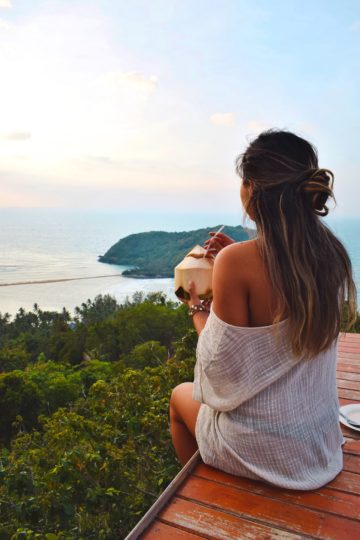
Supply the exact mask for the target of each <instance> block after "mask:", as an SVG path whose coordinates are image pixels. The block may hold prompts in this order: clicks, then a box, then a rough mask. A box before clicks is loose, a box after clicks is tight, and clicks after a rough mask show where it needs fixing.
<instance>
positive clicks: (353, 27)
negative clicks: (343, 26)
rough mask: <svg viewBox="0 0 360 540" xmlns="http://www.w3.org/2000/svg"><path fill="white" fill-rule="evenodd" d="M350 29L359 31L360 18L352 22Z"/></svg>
mask: <svg viewBox="0 0 360 540" xmlns="http://www.w3.org/2000/svg"><path fill="white" fill-rule="evenodd" d="M350 30H351V31H352V32H358V31H359V30H360V19H358V20H357V21H353V22H352V23H351V25H350Z"/></svg>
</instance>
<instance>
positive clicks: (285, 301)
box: [236, 130, 356, 358]
mask: <svg viewBox="0 0 360 540" xmlns="http://www.w3.org/2000/svg"><path fill="white" fill-rule="evenodd" d="M236 169H237V172H238V173H239V174H240V176H241V177H242V179H243V182H244V185H250V186H251V188H252V189H251V190H250V192H251V196H250V198H249V201H248V203H247V208H246V209H245V210H246V211H247V213H248V214H249V215H250V217H251V218H252V219H253V220H254V221H255V223H256V225H257V231H258V242H259V247H260V252H261V255H262V257H263V259H264V261H265V265H266V269H267V272H268V275H269V278H270V281H271V284H272V286H273V288H274V291H275V295H276V298H277V299H278V303H277V309H276V315H275V319H274V321H273V322H274V324H276V323H277V322H279V321H280V320H282V319H283V318H285V317H287V318H288V322H289V332H290V341H291V344H292V349H293V352H294V354H295V355H296V356H306V357H308V358H311V357H314V356H316V355H317V354H318V353H320V352H321V351H325V350H326V349H327V348H328V347H329V346H330V345H331V344H332V343H333V341H334V339H335V338H336V337H337V336H338V334H339V332H340V324H341V320H342V317H343V314H344V307H345V303H346V307H347V309H346V310H345V311H346V313H347V323H348V325H349V326H350V325H351V324H352V323H353V321H354V320H355V318H356V287H355V284H354V281H353V277H352V267H351V261H350V258H349V256H348V254H347V252H346V249H345V248H344V246H343V245H342V243H341V242H340V241H339V240H338V239H337V238H336V236H335V235H334V234H333V233H332V232H331V231H330V230H329V229H328V227H327V226H326V225H325V224H324V223H323V221H322V220H321V217H322V216H326V215H327V214H328V207H327V201H328V199H329V198H333V199H334V195H333V190H332V188H333V181H334V175H333V173H332V172H331V171H329V170H328V169H320V168H319V165H318V158H317V152H316V149H315V148H314V147H313V146H312V145H311V144H310V143H309V142H307V141H305V140H304V139H302V138H301V137H298V136H297V135H294V134H293V133H289V132H286V131H277V130H270V131H266V132H263V133H261V134H260V135H259V136H258V137H257V139H256V140H254V141H253V142H252V143H251V144H250V146H249V147H248V149H247V150H246V152H245V153H244V154H243V155H241V156H239V157H238V158H237V160H236Z"/></svg>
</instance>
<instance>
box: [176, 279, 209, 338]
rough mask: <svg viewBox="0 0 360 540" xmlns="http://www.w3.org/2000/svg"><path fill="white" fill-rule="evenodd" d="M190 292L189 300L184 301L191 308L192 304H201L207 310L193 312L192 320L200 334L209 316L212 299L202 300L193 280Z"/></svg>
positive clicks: (189, 288) (190, 282)
mask: <svg viewBox="0 0 360 540" xmlns="http://www.w3.org/2000/svg"><path fill="white" fill-rule="evenodd" d="M188 293H189V295H190V298H189V300H182V302H184V303H185V304H187V305H188V306H189V308H191V307H192V306H199V305H201V306H204V308H206V310H205V311H203V310H201V311H197V312H195V313H194V314H192V321H193V323H194V327H195V330H196V331H197V333H198V334H200V333H201V331H202V329H203V328H204V326H205V323H206V321H207V318H208V316H209V311H210V305H211V302H212V300H210V299H209V300H200V298H199V296H198V294H197V292H196V287H195V283H194V282H193V281H189V285H188ZM190 311H191V310H189V313H190ZM190 315H191V313H190Z"/></svg>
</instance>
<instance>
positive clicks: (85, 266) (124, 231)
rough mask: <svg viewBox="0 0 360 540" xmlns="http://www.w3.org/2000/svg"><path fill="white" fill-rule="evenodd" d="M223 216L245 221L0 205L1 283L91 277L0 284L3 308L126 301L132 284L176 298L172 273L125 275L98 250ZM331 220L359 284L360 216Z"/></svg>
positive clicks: (210, 222) (135, 288)
mask: <svg viewBox="0 0 360 540" xmlns="http://www.w3.org/2000/svg"><path fill="white" fill-rule="evenodd" d="M222 223H227V224H229V225H236V224H238V223H241V216H240V215H239V216H234V215H218V214H215V213H213V214H210V213H208V214H196V215H185V214H171V215H167V214H163V215H161V214H150V213H149V214H147V215H146V214H143V213H142V214H135V213H132V214H130V213H124V212H120V211H116V212H115V211H113V210H111V211H108V210H107V211H99V210H98V211H95V210H92V211H74V210H71V211H70V210H69V211H67V210H59V209H56V210H54V209H51V210H50V209H1V212H0V283H17V282H22V281H41V280H43V281H45V280H51V279H67V278H73V277H92V279H88V280H81V281H69V282H62V283H42V284H31V285H17V286H14V285H12V286H7V287H0V312H2V313H5V312H9V313H11V314H14V313H16V311H17V310H18V309H19V308H20V307H24V308H25V309H32V306H33V304H34V303H35V302H37V303H38V304H39V305H40V307H41V308H42V309H55V310H59V309H61V308H62V307H63V306H65V307H66V308H68V309H69V310H71V311H72V310H73V309H74V307H75V306H77V305H80V304H81V302H84V301H86V300H87V299H88V298H94V297H95V296H96V295H97V294H106V293H109V294H112V295H113V296H115V297H116V298H117V299H118V300H120V301H122V300H124V299H125V298H126V297H127V296H132V294H133V293H134V292H135V291H144V292H150V291H164V292H166V293H167V294H168V296H169V297H170V298H174V299H175V297H174V293H173V280H172V279H151V280H149V279H144V280H138V279H132V278H124V277H122V276H121V271H122V270H123V269H124V267H119V266H114V265H107V264H103V263H99V262H98V261H97V256H98V255H100V254H103V253H105V251H106V250H107V249H108V248H109V247H110V246H111V245H112V244H114V243H115V242H116V241H117V240H119V239H120V238H122V237H124V236H127V235H128V234H132V233H137V232H142V231H150V230H167V231H175V230H177V231H181V230H191V229H196V228H200V227H207V226H215V225H218V224H222ZM330 225H331V227H332V228H333V229H334V231H335V233H336V234H337V235H338V236H339V237H340V238H341V239H342V241H343V242H344V243H345V245H346V247H347V249H348V250H349V253H350V255H351V258H352V261H353V265H354V270H355V275H356V279H357V283H358V289H359V290H360V220H350V219H349V220H332V221H331V222H330ZM330 271H331V268H329V272H330ZM95 276H107V277H101V278H97V279H95Z"/></svg>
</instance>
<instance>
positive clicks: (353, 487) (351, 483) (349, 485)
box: [326, 471, 360, 517]
mask: <svg viewBox="0 0 360 540" xmlns="http://www.w3.org/2000/svg"><path fill="white" fill-rule="evenodd" d="M326 485H327V487H331V488H332V489H338V490H339V491H344V492H345V493H353V494H356V495H360V474H354V473H351V472H347V471H342V472H341V474H339V475H338V476H337V477H336V478H335V479H334V480H332V481H331V482H329V484H326ZM359 504H360V499H359ZM359 517H360V516H359Z"/></svg>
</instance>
